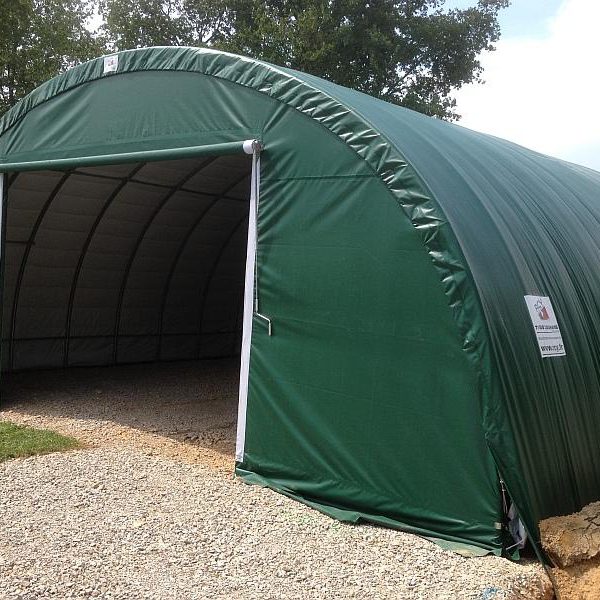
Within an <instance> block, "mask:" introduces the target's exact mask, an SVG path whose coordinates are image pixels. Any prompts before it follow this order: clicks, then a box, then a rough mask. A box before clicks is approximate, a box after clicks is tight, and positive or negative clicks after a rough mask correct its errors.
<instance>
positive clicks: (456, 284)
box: [0, 48, 600, 553]
mask: <svg viewBox="0 0 600 600" xmlns="http://www.w3.org/2000/svg"><path fill="white" fill-rule="evenodd" d="M115 56H116V59H115V58H112V59H110V60H108V61H107V60H106V59H103V58H101V59H98V60H95V61H91V62H89V63H86V64H84V65H81V66H79V67H76V68H74V69H72V70H71V71H69V72H68V73H66V74H64V75H61V76H59V77H57V78H55V79H53V80H51V81H49V82H47V83H46V84H44V85H42V86H41V87H40V88H38V89H37V90H35V91H34V92H33V93H32V94H30V95H29V96H28V97H27V98H26V99H24V100H23V101H22V102H21V103H20V104H18V105H17V106H16V107H15V108H13V109H12V110H11V111H10V112H8V113H7V114H6V115H5V116H4V117H3V118H2V120H1V121H0V171H4V172H7V173H8V174H7V176H5V179H4V186H5V196H6V199H7V206H6V212H7V215H6V216H7V219H6V223H7V225H6V236H5V237H6V242H5V247H4V248H3V251H2V254H3V257H4V269H5V275H4V283H3V343H2V364H3V368H4V369H5V370H7V369H23V368H35V367H49V366H70V365H74V364H114V363H116V362H128V361H135V360H140V361H141V360H161V359H167V360H168V359H176V358H190V357H195V358H198V357H203V356H222V355H228V354H235V353H236V352H238V351H239V331H240V328H241V326H242V323H243V324H244V337H243V340H242V343H241V354H242V377H241V382H240V415H239V424H238V425H239V427H238V429H239V431H238V448H237V461H238V462H237V470H238V473H239V474H240V475H241V476H242V477H244V478H245V479H247V480H248V481H250V482H253V483H258V484H260V485H268V486H270V487H272V488H274V489H276V490H278V491H281V492H282V493H285V494H288V495H290V496H292V497H295V498H297V499H301V500H302V501H304V502H306V503H307V504H309V505H311V506H315V507H318V508H319V509H320V510H323V511H325V512H327V513H328V514H331V515H332V516H334V517H336V518H340V519H343V520H349V521H352V522H356V521H359V520H365V521H370V522H374V523H379V524H383V525H386V526H391V527H398V528H401V529H405V530H407V531H411V532H415V533H418V534H421V535H424V536H427V537H429V538H435V539H437V540H438V541H441V543H445V544H450V545H453V547H456V548H458V547H461V548H464V547H465V546H466V547H468V548H470V551H471V552H473V553H481V552H495V553H501V552H502V551H503V550H504V551H506V550H507V549H509V547H510V546H512V545H513V544H514V542H513V540H512V538H511V537H510V536H509V535H508V533H507V531H506V526H505V520H506V519H505V515H504V510H503V498H502V492H501V483H500V479H501V478H502V479H503V480H504V481H505V482H506V485H507V488H508V490H509V493H510V496H511V499H512V500H513V501H514V503H515V505H516V506H517V508H518V510H519V514H520V516H521V518H522V519H523V521H524V523H525V525H526V526H527V529H528V530H529V532H530V534H531V535H532V538H533V541H534V543H536V542H537V537H538V529H537V523H538V521H539V520H540V519H541V518H544V517H547V516H551V515H556V514H564V513H569V512H572V511H575V510H578V509H580V508H581V507H582V506H583V505H585V504H586V503H588V502H591V501H593V500H598V499H599V498H600V452H599V451H600V405H599V404H598V398H599V397H600V378H599V373H600V364H599V358H598V356H599V353H598V349H599V344H598V339H599V334H600V325H599V317H600V301H599V300H598V299H599V298H600V269H599V268H598V258H597V257H598V255H599V250H600V248H599V247H600V174H598V173H596V172H593V171H590V170H588V169H584V168H582V167H578V166H575V165H571V164H566V163H564V162H561V161H558V160H555V159H551V158H548V157H545V156H541V155H539V154H536V153H534V152H531V151H528V150H526V149H523V148H521V147H518V146H516V145H513V144H510V143H508V142H505V141H502V140H499V139H495V138H492V137H489V136H485V135H482V134H478V133H475V132H472V131H468V130H466V129H463V128H461V127H458V126H455V125H451V124H448V123H444V122H442V121H439V120H436V119H431V118H428V117H424V116H422V115H418V114H416V113H414V112H411V111H409V110H406V109H403V108H400V107H398V106H393V105H390V104H387V103H385V102H382V101H379V100H376V99H374V98H371V97H369V96H366V95H364V94H361V93H359V92H356V91H353V90H349V89H345V88H342V87H340V86H337V85H334V84H331V83H329V82H326V81H323V80H322V79H319V78H316V77H313V76H310V75H306V74H303V73H298V72H295V71H291V70H288V69H282V68H279V67H275V66H273V65H269V64H266V63H262V62H260V61H255V60H251V59H248V58H244V57H239V56H234V55H231V54H227V53H223V52H218V51H214V50H209V49H196V48H148V49H142V50H135V51H129V52H122V53H119V54H118V55H115ZM115 65H116V66H115ZM253 139H256V140H260V142H262V144H263V146H264V150H263V151H262V152H261V153H260V156H259V153H258V152H255V153H254V154H253V159H252V161H251V160H250V158H249V157H248V156H247V155H244V154H243V153H242V144H241V142H243V141H244V140H253ZM119 157H120V158H121V159H119ZM158 160H160V161H162V162H155V161H158ZM165 161H166V162H165ZM251 162H252V164H250V163H251ZM249 198H250V199H249ZM244 261H245V264H246V278H245V300H244V310H242V309H241V308H240V303H241V299H242V298H241V297H242V287H244ZM257 303H258V305H257ZM199 311H200V312H199ZM257 313H259V314H257ZM268 323H270V324H271V326H272V329H271V330H270V329H269V327H268V326H267V325H268Z"/></svg>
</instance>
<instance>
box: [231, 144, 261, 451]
mask: <svg viewBox="0 0 600 600" xmlns="http://www.w3.org/2000/svg"><path fill="white" fill-rule="evenodd" d="M259 190H260V147H259V146H258V145H257V144H254V145H253V146H252V181H251V184H250V213H249V219H248V244H247V250H246V279H245V287H244V320H243V330H242V351H241V363H240V394H239V402H238V419H237V436H236V446H235V460H236V461H237V462H241V461H242V460H243V459H244V444H245V441H246V407H247V404H248V380H249V375H250V342H251V339H252V317H253V315H254V293H255V291H254V285H255V268H256V247H257V217H258V215H257V209H258V196H259Z"/></svg>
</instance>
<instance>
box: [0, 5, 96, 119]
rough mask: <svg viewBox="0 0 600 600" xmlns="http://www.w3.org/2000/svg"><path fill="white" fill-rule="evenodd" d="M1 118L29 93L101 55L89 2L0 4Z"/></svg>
mask: <svg viewBox="0 0 600 600" xmlns="http://www.w3.org/2000/svg"><path fill="white" fill-rule="evenodd" d="M0 14H1V15H2V19H0V114H1V113H2V112H4V111H5V110H6V109H8V108H10V107H11V106H12V105H13V104H15V103H16V102H17V101H18V100H20V99H21V98H22V97H23V96H25V95H26V94H28V93H29V92H30V91H31V90H32V89H34V88H35V87H37V86H38V85H40V84H41V83H43V82H44V81H46V80H47V79H50V78H51V77H54V76H55V75H56V74H57V73H60V72H61V71H64V70H66V69H68V68H70V67H72V66H74V65H75V64H77V63H79V62H82V61H84V60H87V59H89V58H92V57H93V56H96V55H97V54H99V53H101V48H102V44H101V42H100V41H99V40H97V39H94V36H93V35H92V34H91V33H90V32H89V31H88V30H87V29H86V22H87V21H88V19H89V18H90V16H91V14H92V6H91V4H90V2H89V0H0Z"/></svg>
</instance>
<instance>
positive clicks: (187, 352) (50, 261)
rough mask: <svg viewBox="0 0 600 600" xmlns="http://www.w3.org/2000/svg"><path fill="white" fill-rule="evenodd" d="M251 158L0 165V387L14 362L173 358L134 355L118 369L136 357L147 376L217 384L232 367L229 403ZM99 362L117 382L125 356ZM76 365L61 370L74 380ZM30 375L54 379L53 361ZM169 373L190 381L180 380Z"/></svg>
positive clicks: (26, 365) (12, 374)
mask: <svg viewBox="0 0 600 600" xmlns="http://www.w3.org/2000/svg"><path fill="white" fill-rule="evenodd" d="M251 163H252V157H251V156H248V155H247V154H237V155H225V156H197V157H195V158H184V159H179V160H166V161H158V162H139V163H128V164H115V165H102V166H90V167H85V166H79V167H77V168H73V169H70V170H60V171H30V172H21V173H15V174H11V175H10V176H8V178H7V179H6V180H5V181H6V186H7V193H6V205H7V206H6V229H5V237H6V244H5V257H4V260H5V272H4V286H3V323H2V332H3V335H2V370H3V372H4V375H3V378H4V382H3V387H4V388H5V391H6V390H7V389H8V390H9V401H10V400H13V399H15V398H14V394H15V392H16V389H15V385H13V383H12V381H15V382H17V383H18V380H19V377H21V375H20V374H19V373H18V372H21V371H25V370H27V371H31V370H32V369H35V370H47V369H71V368H74V367H106V366H118V365H130V364H132V363H153V364H155V365H156V363H159V362H160V363H165V362H172V361H186V362H185V365H187V366H188V367H189V368H182V366H181V365H183V364H184V363H178V366H176V368H175V369H169V367H168V366H165V365H163V366H162V367H158V366H155V368H152V367H151V368H148V367H144V366H143V365H138V366H137V367H134V368H133V369H132V370H131V373H132V377H133V379H134V380H136V381H137V382H138V384H139V383H140V381H142V379H143V378H144V375H143V374H144V371H146V372H148V371H150V370H151V371H152V377H150V379H151V380H153V381H155V380H156V377H157V373H161V372H162V373H164V374H165V375H166V377H167V379H169V377H170V376H171V375H173V374H174V373H175V374H176V377H179V378H181V377H184V378H185V377H188V378H189V377H191V378H192V380H194V381H197V383H198V385H199V386H200V387H202V386H201V382H199V381H198V379H199V378H200V379H201V377H202V373H203V372H211V373H212V374H213V375H214V373H215V372H217V373H219V374H220V375H219V376H222V377H226V378H228V379H229V381H224V382H223V386H224V387H225V388H227V389H229V392H231V378H232V377H233V378H235V388H236V395H235V397H233V395H232V394H231V393H228V397H229V402H231V403H235V407H237V381H238V377H239V358H236V357H239V354H240V347H241V339H242V325H243V296H244V280H245V277H244V273H245V264H246V249H247V239H248V219H249V207H250V202H249V198H250V187H251V170H252V169H251V167H252V164H251ZM209 359H223V360H224V361H225V362H226V363H227V365H228V366H226V367H223V366H220V367H218V368H217V369H216V371H215V369H214V368H212V367H209V368H208V370H207V369H204V368H203V367H202V366H201V365H200V363H199V361H208V360H209ZM220 364H223V361H221V363H220ZM103 371H104V372H105V375H104V377H106V378H107V379H110V378H111V373H113V374H114V376H115V378H116V380H117V381H121V382H122V384H123V385H122V388H123V389H127V390H129V392H131V389H132V388H131V386H130V385H129V384H128V383H127V382H126V381H125V380H126V379H127V372H128V371H127V368H126V367H118V369H117V370H114V369H113V370H112V371H111V370H107V369H104V370H103ZM86 372H88V370H86V369H84V370H81V369H79V370H78V372H77V374H76V375H73V374H65V373H63V375H62V376H61V377H63V378H64V379H65V381H69V382H70V385H73V382H74V381H75V382H79V383H76V384H75V385H80V384H81V385H84V386H85V377H86V375H85V373H86ZM99 372H100V371H99V370H98V369H97V368H96V369H91V370H89V373H90V374H91V375H90V377H92V378H93V379H94V380H98V379H99V377H101V376H100V375H99V374H98V373H99ZM43 377H47V378H48V377H49V378H50V379H51V380H53V381H55V382H56V385H60V377H58V374H54V375H48V374H45V375H43ZM29 380H31V378H30V377H29ZM155 382H156V381H155ZM179 383H182V382H179ZM94 386H96V384H94ZM183 386H184V388H185V389H187V390H188V393H192V394H193V389H194V387H193V385H191V380H190V381H189V382H187V383H185V382H183ZM114 387H115V386H113V388H114ZM134 387H135V386H134ZM163 387H164V386H163ZM215 391H216V393H217V394H218V390H213V391H212V394H213V395H214V393H215ZM113 393H118V391H117V390H115V389H113ZM164 393H166V394H167V395H168V394H169V389H168V386H167V388H164V389H163V394H164ZM6 399H7V397H6V394H5V395H4V398H3V400H5V401H6ZM103 401H106V402H109V401H110V399H104V400H103ZM198 402H202V399H201V398H198ZM233 410H234V411H235V408H233Z"/></svg>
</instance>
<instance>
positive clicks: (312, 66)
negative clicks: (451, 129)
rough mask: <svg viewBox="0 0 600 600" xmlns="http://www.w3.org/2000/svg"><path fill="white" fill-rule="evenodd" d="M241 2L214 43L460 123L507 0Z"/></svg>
mask: <svg viewBox="0 0 600 600" xmlns="http://www.w3.org/2000/svg"><path fill="white" fill-rule="evenodd" d="M444 4H445V0H402V1H400V2H398V1H394V0H370V1H364V0H363V1H360V0H267V1H262V0H251V1H248V0H237V2H234V3H233V5H232V10H231V14H230V18H231V29H230V32H229V33H228V34H227V33H225V34H224V35H221V36H220V38H219V39H218V40H216V41H217V43H218V44H219V45H221V46H222V47H223V48H225V49H227V50H231V51H233V52H239V53H241V54H249V55H250V56H254V57H256V58H261V59H264V60H267V61H269V62H273V63H275V64H279V65H284V66H288V67H292V68H295V69H298V70H300V71H305V72H308V73H312V74H314V75H319V76H321V77H325V78H327V79H330V80H332V81H335V82H336V83H339V84H341V85H345V86H348V87H352V88H355V89H358V90H361V91H364V92H366V93H368V94H371V95H373V96H378V97H380V98H383V99H384V100H387V101H389V102H393V103H396V104H402V105H404V106H408V107H409V108H413V109H415V110H418V111H420V112H422V113H425V114H429V115H434V116H437V117H441V118H445V119H450V120H452V119H457V118H459V116H458V115H457V114H456V112H455V110H454V109H455V106H456V101H455V100H454V99H453V98H452V95H451V94H452V91H453V90H456V89H458V88H460V87H461V86H462V85H464V84H465V83H470V82H472V81H481V74H482V66H481V63H480V62H479V60H478V56H479V54H480V53H481V51H483V50H488V51H489V50H493V49H494V47H493V43H494V42H495V41H497V40H498V39H499V36H500V29H499V25H498V20H497V16H498V12H499V10H500V9H501V8H504V7H506V6H508V4H509V2H508V0H479V1H478V3H477V5H476V6H474V7H472V8H468V9H465V10H457V9H454V10H444Z"/></svg>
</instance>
